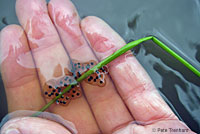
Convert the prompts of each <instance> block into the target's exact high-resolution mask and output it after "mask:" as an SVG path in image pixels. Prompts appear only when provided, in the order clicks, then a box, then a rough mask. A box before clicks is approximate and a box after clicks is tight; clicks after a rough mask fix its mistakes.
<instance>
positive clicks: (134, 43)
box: [32, 36, 200, 116]
mask: <svg viewBox="0 0 200 134" xmlns="http://www.w3.org/2000/svg"><path fill="white" fill-rule="evenodd" d="M147 40H152V41H153V42H154V43H155V44H157V45H158V46H160V47H161V48H162V49H163V50H164V51H166V52H167V53H169V54H170V55H172V56H173V57H174V58H176V59H177V60H178V61H180V62H181V63H182V64H183V65H184V66H186V67H187V68H188V69H190V70H191V71H192V72H193V73H194V74H196V75H197V76H198V77H200V71H198V70H197V69H196V68H195V67H193V66H192V65H191V64H190V63H189V62H187V61H186V60H185V59H183V58H182V57H181V56H179V55H178V54H177V53H175V52H174V51H173V50H171V49H170V48H169V47H167V46H166V45H165V44H164V43H163V42H161V41H160V40H158V39H157V38H156V37H154V36H148V37H144V38H141V39H138V40H135V41H132V42H130V43H128V44H126V45H125V46H123V47H122V48H120V49H119V50H117V51H116V52H114V53H113V54H111V55H110V56H108V57H107V58H105V59H104V60H102V61H101V62H99V63H98V64H97V65H96V66H94V67H93V68H91V69H90V70H88V71H87V72H86V73H84V74H83V75H82V76H81V77H79V78H78V79H77V80H76V82H74V83H71V84H70V85H69V86H68V87H67V88H65V89H64V90H63V91H62V93H61V94H59V95H58V96H57V97H55V98H54V99H52V100H51V101H50V102H49V103H48V104H46V105H45V106H44V107H43V108H42V109H40V111H38V112H36V113H35V114H33V115H32V116H38V115H40V113H41V112H43V111H45V110H46V109H47V108H48V107H49V106H51V104H53V103H54V102H55V101H56V100H57V99H59V98H60V97H61V96H62V95H63V94H65V93H66V92H67V91H69V90H70V89H71V87H72V85H74V86H75V85H77V84H78V83H80V82H81V81H83V80H84V79H86V78H87V77H88V76H89V75H91V74H92V73H94V72H95V71H96V70H98V69H100V68H102V67H103V66H105V65H107V64H108V63H110V62H111V61H113V60H114V59H116V58H117V57H119V56H121V55H122V54H124V53H126V52H127V51H129V50H130V49H132V48H134V47H135V46H137V45H139V44H141V43H142V42H144V41H147Z"/></svg>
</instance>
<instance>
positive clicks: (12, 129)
mask: <svg viewBox="0 0 200 134" xmlns="http://www.w3.org/2000/svg"><path fill="white" fill-rule="evenodd" d="M1 134H71V132H69V131H68V130H67V129H66V128H64V126H62V125H60V124H58V123H56V122H53V121H50V120H46V119H41V118H36V117H20V118H14V119H12V120H10V121H8V122H7V123H6V124H5V125H4V126H3V127H2V129H1Z"/></svg>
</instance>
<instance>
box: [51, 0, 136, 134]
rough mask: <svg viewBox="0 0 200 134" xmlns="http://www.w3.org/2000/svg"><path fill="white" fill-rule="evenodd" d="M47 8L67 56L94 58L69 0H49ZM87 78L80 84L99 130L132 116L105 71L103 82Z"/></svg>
mask: <svg viewBox="0 0 200 134" xmlns="http://www.w3.org/2000/svg"><path fill="white" fill-rule="evenodd" d="M48 9H49V12H50V16H51V18H52V20H53V22H54V24H55V26H56V28H57V30H58V32H59V34H60V37H61V39H62V41H63V44H64V46H65V48H66V49H67V51H68V53H69V55H70V57H71V59H74V60H76V61H79V62H82V63H84V62H89V63H90V61H96V62H97V59H96V58H95V56H94V54H93V52H92V50H91V49H90V48H89V46H88V44H87V42H86V41H85V39H84V37H83V35H82V33H81V30H80V25H79V24H80V19H79V16H78V13H77V11H76V9H75V7H74V6H73V4H72V3H71V2H70V1H68V0H51V1H50V3H49V5H48ZM88 65H89V64H88ZM88 81H90V82H89V83H88V82H85V81H83V82H82V86H83V89H84V92H85V95H86V97H87V100H88V102H89V104H90V106H91V109H92V111H93V113H94V116H95V118H96V120H97V122H98V124H99V127H100V129H101V130H102V132H103V133H111V131H112V130H113V129H114V128H116V127H119V125H122V124H125V123H127V122H130V121H132V120H133V119H132V117H131V115H130V113H129V112H128V110H127V108H126V106H125V105H124V103H123V101H122V99H121V98H120V96H119V95H118V93H117V92H116V90H115V87H114V84H113V83H112V81H111V79H110V77H109V76H108V75H105V85H104V86H98V85H95V84H94V81H97V79H94V78H92V79H90V80H88ZM91 81H92V82H91Z"/></svg>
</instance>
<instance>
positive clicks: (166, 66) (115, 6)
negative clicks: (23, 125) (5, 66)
mask: <svg viewBox="0 0 200 134" xmlns="http://www.w3.org/2000/svg"><path fill="white" fill-rule="evenodd" d="M72 2H73V3H74V4H75V6H76V7H77V10H78V12H79V15H80V17H81V18H84V17H85V16H91V15H92V16H98V17H100V18H102V19H103V20H105V21H106V22H107V23H108V24H109V25H110V26H111V27H112V28H113V29H114V30H116V31H117V32H118V33H119V34H120V35H121V36H122V37H123V38H124V40H125V41H126V42H129V41H132V40H136V39H139V38H142V37H145V36H148V35H154V36H156V37H158V38H159V39H160V40H162V41H163V42H164V43H166V44H167V46H168V47H170V48H171V49H173V50H174V51H175V52H177V53H178V54H179V55H181V56H182V57H184V58H185V59H187V60H188V61H189V62H190V63H191V64H192V65H193V66H195V67H196V68H197V69H198V70H200V0H176V1H174V0H151V1H147V0H124V1H122V0H101V1H99V0H72ZM8 24H19V22H18V20H17V17H16V13H15V0H0V30H1V29H2V28H3V27H5V26H6V25H8ZM2 49H3V48H2ZM132 51H133V54H134V55H135V56H136V58H137V59H138V60H139V62H140V63H141V64H142V65H143V67H144V68H145V69H146V71H147V72H148V74H149V75H150V77H151V78H152V80H153V82H154V83H155V86H156V87H157V89H158V90H159V92H160V94H161V95H162V97H163V98H164V100H165V101H166V102H167V103H168V105H169V106H170V107H171V108H172V110H173V111H174V112H175V114H176V115H177V116H178V117H179V118H180V120H182V121H184V122H185V123H186V124H187V125H188V126H189V127H190V128H191V129H192V130H193V131H195V132H197V133H198V132H200V78H199V77H197V76H196V75H194V74H193V73H192V72H191V71H190V70H188V69H187V68H186V67H184V66H183V65H182V64H181V63H179V62H178V61H177V60H175V59H174V58H173V57H171V56H170V55H168V54H167V53H165V52H164V51H163V50H162V49H161V48H159V47H158V46H157V45H156V44H154V43H153V42H151V41H148V42H145V43H143V44H141V45H140V46H138V47H136V48H134V49H133V50H132ZM6 114H7V103H6V96H5V91H4V86H3V82H2V80H1V78H0V120H1V119H2V118H3V117H4V116H5V115H6Z"/></svg>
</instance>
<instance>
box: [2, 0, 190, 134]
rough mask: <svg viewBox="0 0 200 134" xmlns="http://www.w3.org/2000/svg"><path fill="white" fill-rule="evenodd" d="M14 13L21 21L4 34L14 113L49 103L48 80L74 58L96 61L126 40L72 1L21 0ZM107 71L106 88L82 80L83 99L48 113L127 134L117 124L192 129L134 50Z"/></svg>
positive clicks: (5, 74)
mask: <svg viewBox="0 0 200 134" xmlns="http://www.w3.org/2000/svg"><path fill="white" fill-rule="evenodd" d="M16 13H17V16H18V19H19V22H20V24H21V26H18V25H9V26H7V27H5V28H4V29H3V30H2V31H1V36H0V40H1V42H0V43H1V52H0V53H1V73H2V78H3V81H4V85H5V89H6V95H7V101H8V109H9V112H12V111H16V110H23V109H25V110H36V111H37V110H39V109H40V108H42V107H43V106H44V105H45V104H46V103H47V102H48V101H50V99H48V98H45V97H44V96H43V89H42V88H43V85H45V83H46V82H47V81H49V80H52V79H55V78H58V77H60V76H63V75H65V74H66V72H65V70H66V68H67V69H68V68H69V66H70V65H69V61H70V58H71V59H75V60H77V61H80V62H82V63H84V62H88V61H91V60H92V61H96V62H98V61H101V60H103V59H104V58H106V57H107V56H109V55H110V54H112V53H113V52H115V51H116V50H117V49H119V48H120V47H122V46H123V45H125V44H126V43H125V42H124V40H123V39H122V38H121V37H120V36H119V35H118V34H117V33H116V32H115V31H114V30H112V28H111V27H110V26H108V25H107V24H106V23H105V22H104V21H103V20H101V19H99V18H97V17H94V16H89V17H86V18H84V19H83V20H80V18H79V16H78V13H77V11H76V9H75V7H74V5H73V4H72V3H71V1H69V0H51V1H50V3H49V4H48V5H47V3H46V2H45V0H17V2H16ZM23 29H24V30H25V31H24V30H23ZM30 50H31V52H30ZM67 53H68V54H67ZM108 70H109V74H107V75H106V76H105V79H106V84H105V86H102V87H101V86H96V85H92V84H89V83H87V82H85V81H83V82H82V83H81V87H82V89H81V90H82V92H84V95H82V97H80V98H77V99H74V100H72V101H71V102H70V103H69V104H68V105H67V106H62V105H57V104H53V105H52V106H51V107H50V108H49V109H48V111H49V112H52V113H55V114H58V115H61V116H62V117H63V118H64V119H66V120H68V121H71V122H72V123H74V125H75V126H76V129H77V130H78V132H79V133H80V134H94V133H105V134H106V133H112V132H115V133H124V132H120V131H116V130H118V129H119V128H123V127H125V126H126V125H127V124H128V123H130V122H133V121H138V122H141V123H142V125H139V124H132V125H129V126H128V127H130V128H131V133H140V134H143V133H144V134H145V133H151V132H152V128H187V126H186V125H184V124H183V123H182V122H180V121H179V120H178V119H177V117H176V116H175V114H174V113H173V112H172V111H171V109H170V108H169V107H168V106H167V104H166V103H165V102H164V100H163V99H162V98H161V96H160V95H159V93H158V92H157V90H156V88H155V87H154V84H153V83H152V81H151V79H150V78H149V76H148V74H147V73H146V72H145V70H144V69H143V68H142V66H141V65H140V64H139V63H138V61H137V60H136V58H135V57H134V56H133V55H131V54H129V53H126V54H124V55H122V56H120V57H119V58H118V59H116V60H114V61H113V62H111V63H110V64H108ZM111 79H112V80H111ZM30 122H31V120H30ZM38 122H40V121H38ZM41 122H42V121H41ZM46 123H47V124H48V122H46ZM50 124H51V123H50ZM19 129H20V130H21V131H23V127H19ZM40 129H44V127H43V128H40ZM55 129H56V128H55ZM29 130H30V131H31V132H32V133H34V131H35V130H32V129H29ZM124 131H126V133H129V131H128V130H124ZM31 132H29V133H31ZM63 132H64V130H63ZM191 133H192V132H191Z"/></svg>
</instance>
